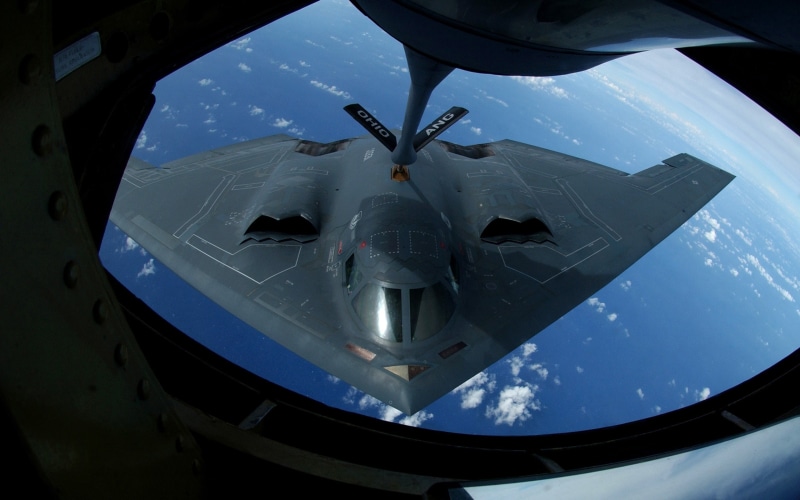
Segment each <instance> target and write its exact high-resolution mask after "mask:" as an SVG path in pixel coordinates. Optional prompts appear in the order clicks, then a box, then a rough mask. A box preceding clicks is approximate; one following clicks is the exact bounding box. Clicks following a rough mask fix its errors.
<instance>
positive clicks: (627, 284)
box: [619, 280, 632, 292]
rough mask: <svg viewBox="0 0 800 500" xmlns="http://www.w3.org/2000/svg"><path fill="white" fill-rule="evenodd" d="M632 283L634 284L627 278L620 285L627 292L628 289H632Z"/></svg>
mask: <svg viewBox="0 0 800 500" xmlns="http://www.w3.org/2000/svg"><path fill="white" fill-rule="evenodd" d="M631 284H632V283H631V280H627V281H623V282H622V283H620V284H619V286H620V287H622V289H623V290H625V291H626V292H627V291H628V290H630V289H631Z"/></svg>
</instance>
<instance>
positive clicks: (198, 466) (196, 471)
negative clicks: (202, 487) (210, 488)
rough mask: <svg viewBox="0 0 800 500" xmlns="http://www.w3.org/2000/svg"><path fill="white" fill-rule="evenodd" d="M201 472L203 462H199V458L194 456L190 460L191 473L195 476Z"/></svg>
mask: <svg viewBox="0 0 800 500" xmlns="http://www.w3.org/2000/svg"><path fill="white" fill-rule="evenodd" d="M202 472H203V464H201V463H200V460H198V459H196V458H195V459H194V460H192V473H193V474H194V475H195V476H199V475H200V473H202Z"/></svg>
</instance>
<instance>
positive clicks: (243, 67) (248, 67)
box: [239, 63, 253, 73]
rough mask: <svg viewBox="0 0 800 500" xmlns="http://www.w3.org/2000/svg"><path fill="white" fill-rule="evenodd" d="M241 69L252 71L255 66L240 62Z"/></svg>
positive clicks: (246, 71) (247, 71)
mask: <svg viewBox="0 0 800 500" xmlns="http://www.w3.org/2000/svg"><path fill="white" fill-rule="evenodd" d="M239 69H240V70H242V71H244V72H245V73H250V72H251V71H253V68H251V67H250V66H248V65H246V64H245V63H239Z"/></svg>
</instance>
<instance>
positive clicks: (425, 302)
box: [409, 283, 455, 341]
mask: <svg viewBox="0 0 800 500" xmlns="http://www.w3.org/2000/svg"><path fill="white" fill-rule="evenodd" d="M409 306H410V311H409V312H410V314H411V340H412V341H416V340H425V339H427V338H430V337H432V336H433V335H435V334H436V333H438V332H439V330H441V329H442V328H444V326H445V325H446V324H447V322H448V321H449V320H450V316H452V315H453V311H454V310H455V304H453V297H452V295H450V293H449V292H448V291H447V289H446V288H445V287H444V285H442V284H441V283H436V284H434V285H431V286H429V287H425V288H413V289H411V290H409Z"/></svg>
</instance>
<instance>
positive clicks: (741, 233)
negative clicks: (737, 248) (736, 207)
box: [733, 229, 753, 246]
mask: <svg viewBox="0 0 800 500" xmlns="http://www.w3.org/2000/svg"><path fill="white" fill-rule="evenodd" d="M733 232H734V233H735V234H736V236H738V237H739V238H741V239H742V241H744V242H745V243H747V245H748V246H753V240H751V239H750V238H748V237H747V236H746V235H745V234H744V231H742V230H741V229H735V230H734V231H733Z"/></svg>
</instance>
